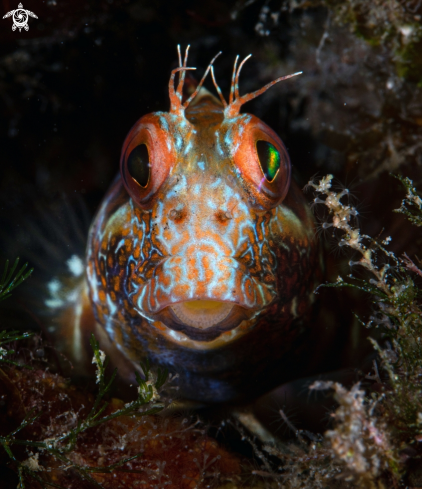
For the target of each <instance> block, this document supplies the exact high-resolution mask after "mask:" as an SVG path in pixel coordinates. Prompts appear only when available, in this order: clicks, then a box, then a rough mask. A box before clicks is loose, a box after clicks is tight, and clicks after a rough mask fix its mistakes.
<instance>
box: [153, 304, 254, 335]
mask: <svg viewBox="0 0 422 489" xmlns="http://www.w3.org/2000/svg"><path fill="white" fill-rule="evenodd" d="M181 302H191V301H178V302H177V303H181ZM218 302H230V301H218ZM174 304H175V303H174V302H173V303H172V304H170V305H168V306H167V307H165V308H164V309H162V310H161V311H160V312H159V313H157V314H154V319H155V320H158V321H161V323H163V324H164V326H166V327H167V328H169V329H172V330H174V331H178V332H182V333H184V334H185V335H186V336H187V337H188V338H190V339H191V340H195V341H201V342H202V341H205V342H208V341H212V340H215V339H216V338H218V337H219V336H220V335H221V334H223V333H225V332H226V331H231V330H233V329H236V328H237V327H238V326H239V325H240V323H241V322H242V321H244V320H245V319H250V317H251V316H252V315H253V313H254V312H255V310H253V309H251V308H249V309H246V308H245V307H243V306H240V305H238V304H237V303H233V307H232V309H231V311H230V312H229V314H228V315H227V316H226V317H225V318H224V319H223V320H222V321H220V322H218V323H216V324H213V325H212V326H210V327H208V328H205V329H200V328H196V327H194V326H190V325H187V324H185V323H184V322H183V321H182V320H181V319H180V318H179V317H178V316H177V315H176V314H175V313H174V311H173V310H172V308H171V305H174Z"/></svg>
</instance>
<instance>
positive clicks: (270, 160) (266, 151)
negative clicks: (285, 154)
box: [256, 141, 280, 182]
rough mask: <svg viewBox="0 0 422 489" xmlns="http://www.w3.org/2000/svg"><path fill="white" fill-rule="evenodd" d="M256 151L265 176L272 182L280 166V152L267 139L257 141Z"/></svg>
mask: <svg viewBox="0 0 422 489" xmlns="http://www.w3.org/2000/svg"><path fill="white" fill-rule="evenodd" d="M256 151H257V153H258V158H259V163H260V165H261V169H262V173H263V174H264V176H265V178H266V179H267V180H268V181H269V182H272V181H273V180H274V178H275V177H276V175H277V172H278V170H279V168H280V153H279V152H278V151H277V149H276V148H275V147H274V146H273V145H272V144H271V143H269V142H268V141H257V143H256Z"/></svg>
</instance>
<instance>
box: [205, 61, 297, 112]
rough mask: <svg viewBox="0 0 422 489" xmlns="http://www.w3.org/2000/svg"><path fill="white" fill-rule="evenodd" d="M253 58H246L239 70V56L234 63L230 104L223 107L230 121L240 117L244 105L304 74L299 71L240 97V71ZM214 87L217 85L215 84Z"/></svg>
mask: <svg viewBox="0 0 422 489" xmlns="http://www.w3.org/2000/svg"><path fill="white" fill-rule="evenodd" d="M251 56H252V55H251V54H250V55H249V56H246V58H245V59H244V60H243V61H242V62H241V63H240V65H239V68H237V62H238V59H239V56H236V59H235V62H234V67H233V75H232V83H231V88H230V99H229V104H228V105H224V103H223V105H224V116H225V118H227V119H230V118H232V117H235V116H236V115H238V114H239V112H240V108H241V107H242V105H243V104H245V103H246V102H249V101H250V100H253V99H254V98H256V97H258V96H259V95H261V94H263V93H264V92H266V91H267V90H268V89H269V88H271V87H272V86H273V85H275V84H276V83H278V82H281V81H283V80H288V79H289V78H292V77H294V76H297V75H300V74H302V71H298V72H297V73H293V74H291V75H285V76H281V77H280V78H277V79H276V80H273V81H272V82H270V83H267V84H266V85H265V86H264V87H262V88H260V89H259V90H256V91H255V92H252V93H248V94H245V95H242V96H240V95H239V75H240V71H241V69H242V67H243V65H244V64H245V63H246V61H247V60H248V59H249V58H250V57H251ZM214 85H216V83H214ZM216 88H217V85H216ZM217 92H219V88H217ZM219 94H220V93H219ZM220 98H221V96H220Z"/></svg>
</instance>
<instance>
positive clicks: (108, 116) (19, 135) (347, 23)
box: [0, 0, 422, 363]
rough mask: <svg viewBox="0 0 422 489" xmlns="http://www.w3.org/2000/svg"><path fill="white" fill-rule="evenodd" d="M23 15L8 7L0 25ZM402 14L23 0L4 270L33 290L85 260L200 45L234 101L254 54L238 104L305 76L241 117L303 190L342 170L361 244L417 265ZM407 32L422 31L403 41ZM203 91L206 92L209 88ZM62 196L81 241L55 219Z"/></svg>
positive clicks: (0, 38) (413, 116)
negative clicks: (366, 239) (22, 277)
mask: <svg viewBox="0 0 422 489" xmlns="http://www.w3.org/2000/svg"><path fill="white" fill-rule="evenodd" d="M17 3H18V2H17V1H16V2H15V1H13V2H12V1H7V0H3V2H2V3H1V4H0V9H1V11H2V16H3V15H4V14H5V13H6V12H8V11H9V10H12V9H13V8H17ZM400 5H402V8H401V9H398V10H397V9H396V10H395V11H390V10H389V8H390V7H388V6H387V5H386V6H382V5H375V4H373V3H372V2H359V1H358V0H355V1H353V2H342V1H337V2H329V1H326V2H325V1H322V0H321V1H317V0H315V1H313V2H309V1H308V2H304V1H302V2H301V1H296V2H293V0H292V1H290V2H289V1H271V2H270V1H263V0H256V1H239V2H234V1H227V2H222V1H218V0H207V1H202V2H198V1H190V0H175V1H171V2H170V1H166V0H158V1H154V2H152V1H145V0H130V1H129V0H127V1H114V0H107V1H96V2H83V1H80V0H73V1H72V2H70V1H68V2H64V1H61V0H49V1H40V0H38V1H36V0H26V1H25V2H24V5H23V8H25V9H29V10H31V11H33V12H34V13H35V14H36V15H37V16H38V19H34V18H31V17H30V18H29V31H28V32H26V31H22V32H19V31H15V32H13V31H12V29H11V27H12V20H11V18H8V19H0V114H1V117H0V239H1V242H0V243H1V250H0V255H1V257H4V258H6V257H7V258H10V259H14V258H15V257H16V256H17V255H18V254H19V255H21V256H23V257H27V259H29V261H30V263H31V264H32V265H33V266H34V267H35V272H34V274H33V277H31V279H30V281H29V282H28V287H32V289H34V288H37V287H38V286H39V284H42V282H43V280H45V278H44V277H46V276H50V277H51V276H52V275H54V274H59V273H60V270H61V267H62V266H63V262H64V260H65V259H66V258H68V257H69V254H70V253H71V252H73V251H72V250H73V249H75V250H76V251H78V252H81V250H82V252H83V247H84V239H83V234H84V233H86V230H87V227H88V223H89V220H90V217H89V216H92V215H93V213H94V212H95V210H96V208H97V206H98V205H99V203H100V201H101V199H102V197H103V195H104V194H105V192H106V191H107V188H108V187H109V185H110V182H111V181H112V179H113V178H114V177H115V175H116V173H117V171H118V162H119V156H120V149H121V145H122V143H123V140H124V138H125V136H126V134H127V132H128V131H129V129H130V128H131V126H132V125H133V124H134V122H135V121H136V120H137V119H138V118H140V117H141V116H142V115H144V114H145V113H148V112H151V111H156V110H164V111H165V110H168V108H169V100H168V79H169V75H170V71H171V69H172V68H174V67H175V66H176V63H177V52H176V45H177V44H178V43H180V44H181V45H182V47H183V48H184V47H185V46H186V45H187V44H188V43H189V44H190V45H191V50H190V57H189V63H188V64H189V65H190V66H196V67H197V68H198V70H197V74H198V75H199V76H202V73H203V71H204V70H205V68H206V66H207V64H208V62H209V61H210V60H211V58H212V57H213V56H214V55H215V54H216V53H217V52H218V51H220V50H222V51H223V55H222V56H221V57H220V58H219V59H218V60H217V62H216V64H215V71H216V76H217V79H218V81H219V84H220V86H221V88H222V90H223V93H225V94H228V90H229V84H230V77H231V70H232V66H233V61H234V58H235V56H236V55H237V54H239V55H240V56H241V57H244V56H246V55H248V54H250V53H252V55H253V57H252V59H251V60H250V61H248V63H247V64H246V65H245V67H244V69H243V71H242V76H241V81H240V91H241V93H246V92H249V91H253V90H256V89H258V88H260V87H261V86H263V85H264V84H265V83H267V82H269V81H271V80H272V79H274V78H277V77H278V76H282V75H285V74H288V73H294V72H297V71H303V72H304V74H303V75H301V76H300V77H297V78H294V79H293V80H290V81H286V82H283V83H280V84H278V85H277V86H275V87H273V88H272V89H271V90H270V91H269V92H267V93H266V94H265V95H263V96H261V97H259V98H258V99H256V100H254V101H253V102H251V103H249V104H248V105H246V106H245V107H244V108H243V110H244V111H249V112H251V113H254V114H255V115H257V116H258V117H260V118H262V119H263V120H264V121H265V122H266V123H267V124H269V125H270V126H271V127H272V128H273V129H274V130H275V131H276V132H278V134H279V135H280V136H281V137H282V139H283V140H284V142H285V144H286V146H287V148H288V150H289V153H290V156H291V160H292V163H293V166H294V168H295V172H296V173H295V174H296V178H297V180H298V181H299V184H300V185H301V186H303V185H304V184H305V183H306V182H307V180H308V179H309V178H310V177H311V176H313V175H315V174H318V175H319V176H322V175H325V174H327V173H333V174H334V175H335V177H336V181H337V182H338V186H339V188H340V187H341V185H346V186H347V187H348V188H350V189H351V190H352V193H353V195H354V197H353V202H354V203H355V204H356V205H357V207H358V209H359V212H360V215H361V218H360V224H361V226H362V227H363V232H366V233H368V234H370V235H371V236H378V235H380V236H382V237H385V236H388V235H391V236H393V241H392V245H391V249H393V250H395V251H396V252H397V253H399V254H400V253H402V252H403V251H404V250H406V251H407V252H408V254H409V255H412V254H414V253H417V252H418V250H419V249H420V239H419V238H420V237H419V236H418V235H417V234H415V229H416V228H412V227H411V226H410V225H408V224H407V223H406V222H405V220H404V218H402V217H401V216H397V215H394V214H392V213H391V210H392V209H394V208H397V207H399V206H400V202H401V199H402V198H403V196H404V191H403V189H402V188H401V187H400V184H399V183H398V182H397V180H395V179H394V178H392V177H391V176H389V172H396V173H397V172H403V173H404V174H406V175H409V176H411V177H413V178H414V179H415V184H418V183H419V182H420V180H421V178H420V164H421V161H422V142H421V134H422V96H421V89H420V88H419V85H420V84H421V80H422V76H421V73H422V69H421V66H420V64H419V65H418V64H417V63H418V59H419V58H420V56H419V57H417V56H415V55H414V53H415V52H416V53H417V52H421V51H420V50H419V51H418V49H419V47H421V46H422V44H421V45H420V42H421V41H420V38H419V37H418V36H419V35H420V32H419V31H418V29H417V26H418V25H420V16H421V14H422V6H418V5H419V4H418V3H417V2H411V1H409V2H407V3H406V4H404V3H403V4H400ZM352 14H353V15H352ZM403 25H410V26H416V27H412V28H413V29H414V30H413V31H411V34H408V32H407V31H402V30H400V29H401V27H400V26H403ZM386 32H388V35H384V34H385V33H386ZM403 32H404V33H403ZM406 32H407V34H406ZM418 43H419V44H418ZM412 53H413V54H412ZM412 56H413V57H412ZM419 63H421V62H420V60H419ZM418 70H419V71H418ZM205 85H206V86H207V87H208V88H210V90H213V88H212V84H211V83H210V79H208V80H207V81H206V83H205ZM63 195H65V196H67V197H66V198H67V200H68V202H69V207H70V208H71V209H73V211H72V212H73V214H72V215H73V216H76V218H77V219H76V220H77V221H80V222H79V224H78V225H77V226H76V228H77V229H75V227H72V226H73V224H72V223H71V220H72V219H71V218H69V215H70V214H69V211H62V208H63V207H64V204H63ZM84 209H85V210H84ZM52 213H53V214H54V215H55V217H51V216H52ZM57 216H58V217H57ZM84 216H85V217H84ZM78 226H79V227H78ZM326 238H327V241H326V243H325V245H324V246H325V248H326V256H327V278H328V279H335V278H336V277H337V276H338V274H339V273H340V272H343V274H347V273H348V268H347V263H348V260H349V259H350V256H344V255H343V254H342V252H340V248H339V247H338V245H337V244H336V243H337V241H336V240H335V239H334V238H332V237H331V235H330V234H328V235H327V236H326ZM46 242H47V243H50V244H53V245H54V246H51V247H49V245H48V246H46ZM46 272H47V273H46ZM320 298H321V300H322V301H323V300H324V298H325V300H326V301H328V303H329V304H330V308H331V310H330V311H329V314H328V316H327V321H328V322H330V323H331V324H334V323H338V324H340V325H341V327H342V328H344V329H345V330H348V328H349V326H350V324H351V323H352V322H353V315H352V311H360V312H361V313H362V314H363V316H364V317H365V315H366V317H368V315H369V314H370V304H369V303H368V302H367V301H366V299H365V298H362V297H361V296H356V295H353V294H349V295H347V294H345V292H343V291H341V292H337V291H333V290H329V291H325V292H323V293H321V294H320ZM333 298H334V299H333ZM17 300H18V297H16V301H17ZM9 304H10V307H11V306H12V305H16V302H15V303H14V302H13V300H11V301H10V302H9ZM19 304H20V305H22V302H20V303H18V305H19ZM333 304H335V305H334V306H333ZM336 309H337V310H336ZM25 314H26V313H25ZM5 317H6V316H4V318H5ZM14 318H16V316H14ZM31 318H32V316H31ZM3 321H6V319H3ZM10 321H12V319H10ZM13 321H15V319H13ZM23 321H24V323H25V321H27V323H25V324H30V321H32V319H29V318H28V317H27V316H24V319H23ZM351 341H352V340H351ZM353 341H355V340H353ZM355 343H356V341H355ZM352 356H353V355H352ZM349 360H350V358H349V359H348V360H347V361H349ZM355 360H356V359H355ZM350 361H351V360H350ZM346 363H347V362H346ZM352 363H353V362H352Z"/></svg>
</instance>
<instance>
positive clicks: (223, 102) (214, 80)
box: [211, 66, 227, 108]
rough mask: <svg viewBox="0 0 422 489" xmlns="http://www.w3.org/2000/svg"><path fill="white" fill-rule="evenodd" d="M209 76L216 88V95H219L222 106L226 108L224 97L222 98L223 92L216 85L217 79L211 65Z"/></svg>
mask: <svg viewBox="0 0 422 489" xmlns="http://www.w3.org/2000/svg"><path fill="white" fill-rule="evenodd" d="M211 78H212V82H213V83H214V87H215V89H216V90H217V93H218V96H219V97H220V100H221V103H222V104H223V107H224V108H226V107H227V102H226V99H225V98H224V95H223V93H222V92H221V89H220V87H219V86H218V83H217V80H216V79H215V75H214V66H211Z"/></svg>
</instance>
